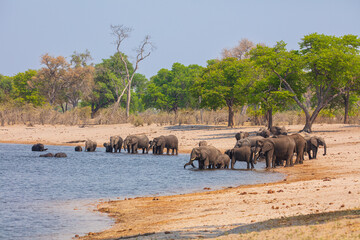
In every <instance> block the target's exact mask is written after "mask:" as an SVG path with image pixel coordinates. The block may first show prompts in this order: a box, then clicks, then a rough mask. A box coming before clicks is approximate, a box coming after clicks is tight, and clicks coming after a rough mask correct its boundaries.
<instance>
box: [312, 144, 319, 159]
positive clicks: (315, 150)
mask: <svg viewBox="0 0 360 240" xmlns="http://www.w3.org/2000/svg"><path fill="white" fill-rule="evenodd" d="M313 152H314V153H313V157H314V159H316V156H317V152H318V147H314V150H313Z"/></svg>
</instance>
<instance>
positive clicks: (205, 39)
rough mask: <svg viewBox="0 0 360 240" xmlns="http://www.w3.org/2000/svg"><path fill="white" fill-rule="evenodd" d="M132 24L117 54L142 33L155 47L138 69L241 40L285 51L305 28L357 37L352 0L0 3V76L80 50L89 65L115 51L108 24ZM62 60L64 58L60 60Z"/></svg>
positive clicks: (146, 70) (199, 60) (200, 59)
mask: <svg viewBox="0 0 360 240" xmlns="http://www.w3.org/2000/svg"><path fill="white" fill-rule="evenodd" d="M111 24H113V25H117V24H123V25H125V26H128V27H132V28H133V29H134V31H133V32H132V34H131V36H130V38H129V39H128V40H127V41H126V42H124V48H123V52H125V53H126V54H127V55H129V56H135V53H134V51H133V50H134V48H135V47H137V46H138V45H139V43H140V42H141V40H142V39H143V38H144V36H145V35H150V36H151V38H152V42H153V43H154V44H155V46H156V50H155V51H154V52H153V53H152V54H151V56H150V57H149V58H147V59H146V60H144V61H143V62H142V63H141V65H140V69H139V71H138V72H139V73H142V74H144V75H145V76H146V77H148V78H150V77H151V76H153V75H155V74H156V73H157V72H158V71H159V70H160V69H161V68H167V69H170V68H171V66H172V64H173V63H175V62H180V63H182V64H185V65H189V64H199V65H202V66H206V61H207V60H209V59H213V58H217V57H219V56H220V53H221V50H222V49H223V48H230V47H233V46H235V45H236V44H237V43H238V41H239V40H241V39H242V38H247V39H249V40H251V41H253V42H255V43H265V44H266V45H269V46H273V45H274V44H275V43H276V42H277V41H280V40H283V41H285V42H286V43H287V44H288V48H289V49H298V42H299V41H300V40H301V38H302V37H303V36H304V35H306V34H309V33H313V32H318V33H324V34H328V35H336V36H342V35H345V34H355V35H360V1H359V0H341V1H340V0H337V1H335V0H301V1H300V0H298V1H295V0H267V1H266V0H217V1H215V0H127V1H123V0H117V1H115V0H101V1H100V0H99V1H95V0H87V1H86V0H58V1H53V0H0V74H3V75H7V76H12V75H14V74H16V73H18V72H24V71H26V70H27V69H39V68H41V65H40V57H41V55H43V54H45V53H49V54H50V55H52V56H59V55H62V56H65V57H69V56H70V55H71V54H72V53H73V52H74V51H77V52H84V51H85V50H86V49H88V50H89V51H90V53H91V55H92V57H93V62H94V63H100V62H101V59H105V58H108V57H109V56H111V55H113V54H114V53H115V51H116V48H115V46H114V45H113V44H112V43H113V41H114V38H113V36H112V35H111V31H110V25H111ZM68 59H69V58H68Z"/></svg>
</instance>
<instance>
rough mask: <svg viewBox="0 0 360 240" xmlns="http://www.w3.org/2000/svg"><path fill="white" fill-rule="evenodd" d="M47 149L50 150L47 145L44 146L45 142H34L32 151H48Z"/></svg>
mask: <svg viewBox="0 0 360 240" xmlns="http://www.w3.org/2000/svg"><path fill="white" fill-rule="evenodd" d="M46 150H48V149H47V148H45V147H44V144H42V143H37V144H34V145H33V146H32V147H31V151H36V152H43V151H46Z"/></svg>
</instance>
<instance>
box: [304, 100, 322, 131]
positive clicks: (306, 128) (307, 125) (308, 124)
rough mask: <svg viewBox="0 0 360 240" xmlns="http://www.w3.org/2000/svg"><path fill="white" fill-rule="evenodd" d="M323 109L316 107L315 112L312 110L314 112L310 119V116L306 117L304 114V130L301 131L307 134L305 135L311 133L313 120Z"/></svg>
mask: <svg viewBox="0 0 360 240" xmlns="http://www.w3.org/2000/svg"><path fill="white" fill-rule="evenodd" d="M323 108H324V107H323V106H322V107H321V106H318V107H317V108H316V109H315V110H314V112H313V113H312V115H311V117H310V115H308V114H305V116H306V123H305V126H304V128H303V130H302V131H304V132H307V133H311V131H312V130H311V128H312V125H313V123H314V122H315V119H316V118H317V116H318V115H319V113H320V111H321V109H323Z"/></svg>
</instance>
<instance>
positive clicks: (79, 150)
mask: <svg viewBox="0 0 360 240" xmlns="http://www.w3.org/2000/svg"><path fill="white" fill-rule="evenodd" d="M82 150H83V149H82V147H81V146H76V147H75V152H82Z"/></svg>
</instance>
